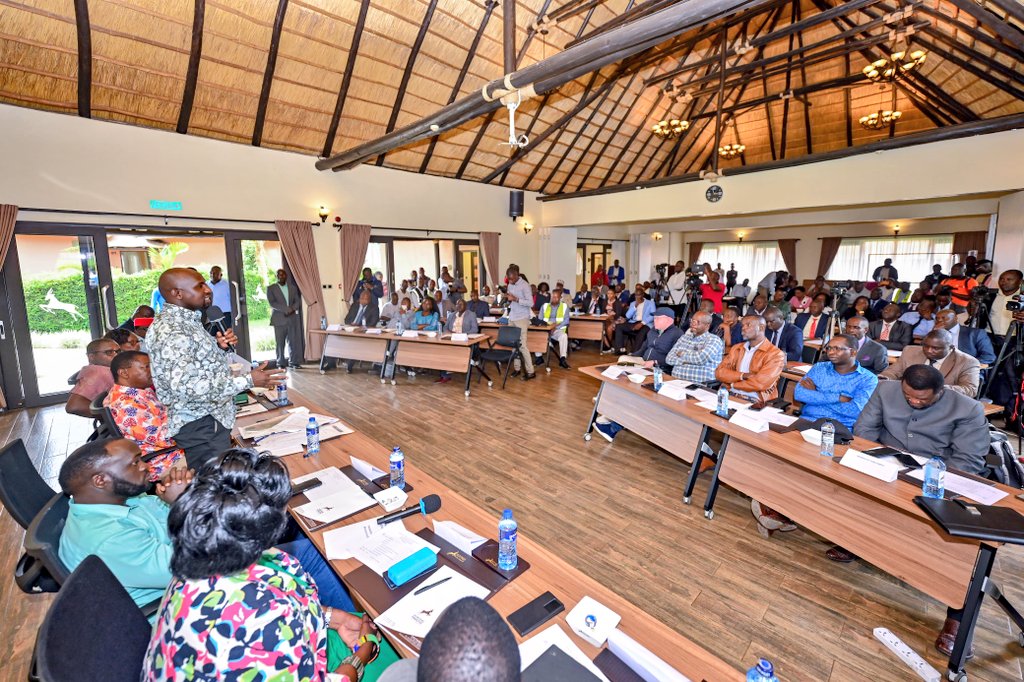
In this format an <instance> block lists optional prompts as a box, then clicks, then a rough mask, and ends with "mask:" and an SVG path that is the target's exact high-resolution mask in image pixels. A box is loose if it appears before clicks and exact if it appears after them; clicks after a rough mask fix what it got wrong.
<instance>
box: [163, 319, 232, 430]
mask: <svg viewBox="0 0 1024 682" xmlns="http://www.w3.org/2000/svg"><path fill="white" fill-rule="evenodd" d="M201 317H202V314H201V313H200V312H199V311H198V310H188V309H186V308H183V307H181V306H179V305H171V304H168V305H166V306H164V309H163V310H162V311H161V312H160V314H159V315H158V316H157V318H156V320H154V321H153V325H152V326H151V327H150V328H149V333H148V334H146V341H147V342H148V344H149V351H150V352H149V361H150V365H151V368H152V372H153V386H154V387H156V394H157V396H159V398H160V402H162V403H163V404H164V405H166V406H167V415H168V417H169V419H168V420H167V435H168V436H174V435H175V434H177V433H178V431H179V430H180V429H181V427H182V426H184V425H185V424H188V423H189V422H193V421H195V420H197V419H202V418H203V417H205V416H206V415H211V416H212V417H213V418H214V419H216V420H217V421H218V422H220V425H221V426H223V427H224V428H225V429H230V428H231V427H233V426H234V425H235V412H236V410H235V404H234V397H235V395H237V394H238V393H241V392H242V391H244V390H246V389H247V388H252V377H251V376H250V375H249V374H245V375H243V376H240V377H232V376H231V368H230V367H229V366H228V356H227V355H226V354H225V353H224V351H222V350H221V349H220V347H219V346H218V345H217V341H216V339H214V338H213V337H212V336H210V334H209V332H207V331H206V329H204V328H203V325H202V324H201V323H200V321H199V320H200V318H201Z"/></svg>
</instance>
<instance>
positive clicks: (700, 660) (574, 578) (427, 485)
mask: <svg viewBox="0 0 1024 682" xmlns="http://www.w3.org/2000/svg"><path fill="white" fill-rule="evenodd" d="M289 398H290V399H291V401H292V402H293V403H295V404H296V405H297V406H305V407H308V408H309V409H310V410H311V411H315V412H320V413H322V414H328V413H327V412H325V411H324V410H323V409H322V408H320V407H318V406H316V405H314V404H313V403H311V402H310V401H308V400H306V399H305V398H304V397H303V396H302V394H301V393H300V392H299V391H297V390H294V389H293V390H291V391H290V392H289ZM266 416H267V415H266V414H265V413H264V414H263V415H262V416H261V415H253V416H250V417H246V418H243V419H239V420H238V421H239V425H240V426H244V425H247V424H251V423H252V422H254V421H258V420H259V419H260V418H266ZM337 416H338V417H339V418H341V419H342V421H345V415H343V414H340V415H337ZM236 436H237V431H236ZM389 453H390V450H389V448H387V447H385V446H384V445H381V444H380V443H377V442H376V441H374V440H372V439H371V438H369V437H368V436H366V435H365V434H362V433H359V432H356V433H352V434H349V435H346V436H341V437H340V438H333V439H330V440H325V441H323V443H321V445H320V453H319V454H318V455H317V456H315V457H311V458H308V459H307V458H304V457H303V456H302V455H301V454H297V455H290V456H288V457H284V458H282V460H281V461H282V462H284V463H285V465H287V467H288V471H289V474H290V475H291V476H292V478H295V477H297V476H301V475H303V474H307V473H311V472H314V471H318V470H320V469H324V468H326V467H330V466H336V467H343V466H346V465H348V464H349V463H350V457H351V456H356V457H359V458H360V459H364V460H366V461H368V462H370V463H371V464H373V465H375V466H377V467H379V468H381V469H383V470H384V471H387V469H388V455H389ZM405 478H406V481H407V482H408V483H409V484H411V485H412V486H413V487H414V488H415V490H414V491H413V494H412V496H411V497H412V498H416V497H422V496H424V495H428V494H431V493H434V494H437V495H440V496H441V500H442V504H443V506H442V508H441V510H440V511H439V512H438V513H436V514H434V515H433V518H434V519H439V520H451V521H455V522H456V523H458V524H460V525H462V526H464V527H466V528H468V529H469V530H471V531H473V532H475V533H478V534H479V535H483V536H484V537H490V538H494V537H496V536H497V527H498V520H499V515H498V514H496V513H490V512H487V511H485V510H483V509H481V508H479V507H477V506H475V505H473V504H472V503H470V502H469V501H468V500H467V499H466V498H464V497H463V496H462V495H460V494H458V493H457V492H454V491H453V490H451V489H449V488H448V487H446V486H445V485H444V484H443V483H441V482H440V481H438V480H437V479H435V478H433V477H432V476H430V475H428V474H426V473H424V472H423V471H422V470H421V469H420V468H419V467H418V466H416V463H415V460H413V461H409V460H408V459H407V460H406V465H405ZM304 500H305V498H304V497H299V498H296V501H295V504H300V503H302V502H303V501H304ZM411 502H413V503H414V502H415V500H414V499H413V500H411ZM496 505H497V506H498V507H502V506H511V507H512V508H513V509H514V508H515V501H514V500H506V501H500V500H498V501H496ZM380 513H381V512H380V510H379V509H378V508H376V507H374V508H371V509H369V510H367V511H364V512H362V513H360V514H357V515H355V516H352V517H350V518H348V519H345V520H344V521H342V522H339V523H338V524H335V525H333V526H331V527H330V528H327V529H324V531H316V532H313V533H310V539H311V540H312V541H313V542H314V544H316V546H317V548H318V549H319V550H320V552H321V553H324V540H323V533H324V532H325V531H326V530H332V529H334V528H340V527H342V526H343V525H345V524H349V523H354V522H357V521H363V520H366V519H369V518H373V517H375V516H378V515H379V514H380ZM402 523H404V524H405V527H406V528H407V529H409V530H410V531H412V532H416V531H418V530H421V529H423V528H427V527H431V526H430V524H429V523H428V522H427V521H426V519H425V518H424V517H423V516H422V515H417V516H414V517H408V518H406V519H404V520H403V521H402ZM518 550H519V555H520V556H521V557H522V558H523V559H525V560H526V561H528V562H529V563H530V569H529V570H528V571H526V572H525V573H523V574H522V575H521V576H520V577H518V578H517V579H516V580H514V581H512V582H511V583H509V584H508V585H506V586H505V587H504V588H502V589H501V590H500V591H499V592H498V593H497V594H495V595H494V596H493V597H491V599H490V600H489V603H490V604H491V606H493V607H494V608H495V609H497V611H498V612H499V613H500V614H501V615H502V616H504V617H507V616H508V615H509V614H510V613H512V612H513V611H515V610H516V609H518V608H519V607H521V606H523V605H524V604H526V603H527V602H529V601H530V600H532V599H534V598H536V597H538V596H540V595H541V594H543V593H544V592H546V591H548V590H550V591H551V592H553V593H554V594H555V596H556V597H558V598H559V599H560V600H561V601H562V602H563V603H564V604H565V611H564V612H562V613H561V614H559V615H558V616H557V617H556V618H554V619H552V620H551V621H549V623H558V624H560V625H561V626H562V628H563V629H564V630H565V631H566V632H568V633H569V637H570V638H572V640H573V641H574V642H575V643H576V644H577V645H578V646H579V647H580V648H581V649H582V650H583V651H584V653H586V655H587V656H588V657H590V658H594V657H595V656H596V655H597V654H598V653H599V651H600V650H599V649H597V648H595V647H593V646H591V645H590V644H588V643H587V642H585V641H584V640H582V639H580V638H579V637H577V636H576V635H575V634H574V633H573V632H572V629H571V628H569V626H568V625H566V623H565V616H566V615H567V614H568V613H569V611H571V610H572V608H573V607H574V606H575V605H576V603H577V602H579V600H580V599H581V598H583V596H585V595H589V596H590V597H592V598H594V599H596V600H597V601H599V602H600V603H602V604H604V605H605V606H607V607H608V608H610V609H612V610H613V611H615V612H616V613H619V614H621V615H622V622H621V623H620V624H619V629H620V630H622V631H623V632H625V633H626V634H628V635H629V636H630V637H632V638H633V639H635V640H636V641H638V642H640V643H641V644H643V645H644V646H645V647H647V648H648V649H649V650H651V651H652V652H653V653H654V654H656V655H657V656H659V657H660V658H661V659H663V660H664V661H666V662H667V663H669V664H670V665H672V666H673V667H675V668H676V669H677V670H679V671H680V672H682V673H683V674H684V675H686V676H687V677H689V678H691V679H692V680H694V682H697V681H698V680H702V679H704V680H708V682H718V681H719V680H727V681H734V680H739V679H741V678H742V673H741V672H739V671H738V670H736V669H734V668H732V667H731V666H729V665H728V664H726V663H725V662H724V661H722V660H721V659H719V658H718V657H716V656H714V655H713V654H711V653H710V652H708V651H707V650H705V649H703V648H702V647H700V646H698V645H697V644H694V643H693V642H691V641H690V640H688V639H687V638H685V637H683V636H682V635H680V634H678V633H676V632H674V631H673V630H671V629H670V628H668V627H667V626H666V625H664V624H663V623H661V622H660V621H658V620H656V619H655V618H654V617H653V616H651V615H649V614H647V613H645V612H644V611H643V610H641V609H640V608H638V607H636V606H635V605H633V604H631V603H629V602H628V601H626V600H625V599H623V598H622V597H620V596H618V595H617V594H616V593H615V592H613V591H612V590H611V589H609V588H608V587H605V586H604V585H602V584H600V583H598V582H596V581H595V580H593V579H592V578H590V577H588V576H586V575H584V574H583V573H581V572H580V571H578V570H576V569H575V568H573V567H572V566H570V565H569V564H567V563H566V562H565V561H563V560H562V559H561V558H559V557H558V556H557V555H556V554H555V553H554V552H551V551H549V550H548V549H546V548H544V547H541V546H540V545H538V544H537V543H536V542H534V541H533V540H531V539H530V530H529V528H523V527H520V529H519V541H518ZM325 556H326V554H325ZM329 563H330V564H331V567H332V568H333V569H334V571H335V572H336V573H337V574H338V575H339V576H341V577H342V578H344V576H345V575H346V574H348V573H349V572H351V571H353V570H355V569H356V568H358V567H359V566H360V564H359V562H358V561H356V560H355V559H347V560H334V561H330V562H329ZM628 579H629V577H628V576H623V580H628ZM349 591H350V593H351V595H352V598H353V599H354V600H355V601H356V603H357V604H361V605H362V608H366V609H367V610H368V611H369V613H370V615H371V616H373V617H376V616H378V615H380V614H379V613H377V612H375V611H374V610H373V608H372V606H371V605H370V604H369V603H368V602H367V600H366V599H365V598H364V597H363V595H361V594H360V593H359V592H358V591H356V590H354V589H353V588H351V587H350V589H349ZM513 634H514V633H513ZM516 639H517V640H518V641H520V642H521V641H523V639H524V638H521V637H519V636H518V635H517V636H516ZM396 649H397V650H399V651H401V647H396ZM403 653H404V652H403Z"/></svg>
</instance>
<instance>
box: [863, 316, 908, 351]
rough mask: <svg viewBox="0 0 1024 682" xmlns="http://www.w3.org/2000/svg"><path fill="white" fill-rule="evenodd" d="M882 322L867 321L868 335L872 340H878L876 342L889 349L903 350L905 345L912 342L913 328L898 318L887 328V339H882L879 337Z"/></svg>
mask: <svg viewBox="0 0 1024 682" xmlns="http://www.w3.org/2000/svg"><path fill="white" fill-rule="evenodd" d="M884 324H885V322H884V321H882V320H875V321H874V322H870V323H868V337H869V338H871V339H872V340H873V341H878V343H880V344H882V345H883V346H885V347H886V348H888V349H889V350H903V349H904V348H905V347H906V346H909V345H910V344H911V343H913V341H914V328H913V327H911V326H910V325H909V324H907V323H906V322H901V321H899V320H896V322H894V323H893V325H892V329H890V330H889V340H888V341H882V340H881V339H880V338H879V337H880V336H881V335H882V325H884Z"/></svg>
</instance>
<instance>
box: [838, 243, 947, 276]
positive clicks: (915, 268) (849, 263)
mask: <svg viewBox="0 0 1024 682" xmlns="http://www.w3.org/2000/svg"><path fill="white" fill-rule="evenodd" d="M952 251H953V235H951V234H930V235H921V236H919V237H899V238H898V239H893V238H892V237H863V238H853V239H844V240H843V241H842V242H841V243H840V245H839V252H838V253H837V254H836V259H835V260H834V261H832V267H830V268H829V269H828V272H827V273H826V274H825V277H826V279H831V280H844V279H849V280H869V279H871V274H872V273H873V272H874V271H875V268H877V267H878V266H879V265H881V264H882V263H883V262H884V261H885V259H886V258H892V264H893V267H895V268H896V270H897V271H899V275H900V280H902V281H904V282H910V283H912V284H916V283H918V282H920V281H921V280H923V279H924V278H925V277H927V276H928V275H929V274H931V271H932V266H933V265H935V264H938V265H941V266H942V271H943V272H949V268H950V266H952V265H953V253H952Z"/></svg>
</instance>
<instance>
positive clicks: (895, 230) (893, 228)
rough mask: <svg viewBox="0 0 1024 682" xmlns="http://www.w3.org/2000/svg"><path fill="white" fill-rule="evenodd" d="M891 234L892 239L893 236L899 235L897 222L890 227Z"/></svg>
mask: <svg viewBox="0 0 1024 682" xmlns="http://www.w3.org/2000/svg"><path fill="white" fill-rule="evenodd" d="M892 236H893V239H895V238H897V237H899V236H900V224H899V223H896V224H895V225H893V227H892Z"/></svg>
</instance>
